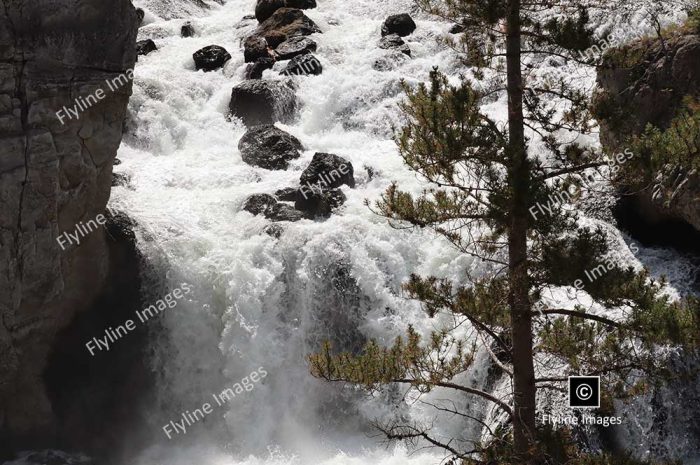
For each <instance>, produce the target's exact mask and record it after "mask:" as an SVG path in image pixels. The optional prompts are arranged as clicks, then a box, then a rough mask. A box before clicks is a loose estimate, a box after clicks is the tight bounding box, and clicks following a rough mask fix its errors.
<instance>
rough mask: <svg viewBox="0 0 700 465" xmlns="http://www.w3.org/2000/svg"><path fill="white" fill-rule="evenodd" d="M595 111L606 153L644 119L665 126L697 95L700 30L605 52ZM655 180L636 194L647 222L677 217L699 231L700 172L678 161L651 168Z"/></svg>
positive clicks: (638, 131)
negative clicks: (659, 168)
mask: <svg viewBox="0 0 700 465" xmlns="http://www.w3.org/2000/svg"><path fill="white" fill-rule="evenodd" d="M598 86H599V92H598V94H597V96H596V102H595V107H596V112H597V113H598V120H599V122H600V139H601V142H602V144H603V146H604V147H605V148H606V149H608V151H609V152H610V153H615V152H617V151H621V150H624V149H625V148H626V147H625V143H626V140H627V139H628V138H629V137H630V136H634V135H640V134H641V133H642V132H643V131H644V129H645V127H646V126H647V124H651V125H653V126H654V127H657V128H659V129H661V130H665V129H667V128H668V127H669V125H670V124H671V122H672V120H673V119H674V117H675V116H676V115H677V114H678V113H679V112H680V111H681V110H682V108H683V100H684V98H685V97H687V96H692V97H696V98H697V97H699V96H700V35H698V34H697V33H695V32H692V31H682V30H681V31H680V32H674V33H669V34H668V36H667V37H665V38H664V39H663V40H660V39H658V38H655V39H643V40H640V41H636V42H633V43H631V44H629V45H627V46H624V47H622V48H620V49H615V50H613V51H612V52H610V53H608V54H607V55H606V57H605V59H604V60H603V63H602V65H601V66H600V67H599V69H598ZM649 176H650V177H651V178H653V179H654V182H653V183H651V185H650V186H649V187H648V188H647V189H646V190H644V191H643V192H642V193H641V194H639V195H637V196H636V198H635V203H636V205H637V208H638V210H639V211H640V213H641V214H642V216H644V217H645V218H646V219H647V220H649V221H651V222H656V221H666V220H676V221H683V222H686V223H688V224H690V225H692V226H693V227H694V228H695V229H696V230H697V231H700V208H698V202H700V174H699V173H697V171H696V170H693V169H690V168H684V167H682V166H671V165H669V166H667V167H666V168H664V169H663V170H661V171H659V172H655V173H649Z"/></svg>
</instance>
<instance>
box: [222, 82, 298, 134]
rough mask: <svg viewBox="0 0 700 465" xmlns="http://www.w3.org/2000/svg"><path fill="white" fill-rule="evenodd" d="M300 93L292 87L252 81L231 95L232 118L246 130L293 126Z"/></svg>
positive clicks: (284, 84) (237, 86)
mask: <svg viewBox="0 0 700 465" xmlns="http://www.w3.org/2000/svg"><path fill="white" fill-rule="evenodd" d="M296 107H297V103H296V93H295V89H294V86H293V84H292V83H289V82H279V81H262V80H257V79H256V80H249V81H243V82H242V83H240V84H238V85H236V86H235V87H234V88H233V89H232V91H231V101H230V103H229V109H230V110H231V114H232V115H233V116H236V117H238V118H241V120H243V124H245V125H246V126H249V127H250V126H256V125H259V124H273V123H276V122H277V121H280V122H282V123H288V122H291V120H292V119H293V118H294V116H295V114H296Z"/></svg>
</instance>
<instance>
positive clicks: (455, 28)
mask: <svg viewBox="0 0 700 465" xmlns="http://www.w3.org/2000/svg"><path fill="white" fill-rule="evenodd" d="M466 30H467V26H465V25H464V24H459V23H457V24H454V25H452V27H451V28H450V31H449V32H450V34H461V33H463V32H464V31H466Z"/></svg>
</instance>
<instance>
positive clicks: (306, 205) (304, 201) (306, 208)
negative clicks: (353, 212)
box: [294, 186, 346, 218]
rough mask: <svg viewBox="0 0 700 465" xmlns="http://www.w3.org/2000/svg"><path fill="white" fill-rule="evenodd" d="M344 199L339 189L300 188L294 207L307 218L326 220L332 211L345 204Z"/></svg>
mask: <svg viewBox="0 0 700 465" xmlns="http://www.w3.org/2000/svg"><path fill="white" fill-rule="evenodd" d="M345 200H346V197H345V194H343V191H341V190H340V189H321V188H319V187H317V186H313V187H312V188H308V186H302V187H301V189H299V191H298V194H297V200H296V202H295V203H294V207H295V208H296V209H297V210H299V211H302V212H304V213H305V214H306V215H307V216H308V217H309V218H315V217H324V218H327V217H329V216H330V215H331V213H332V212H333V209H335V208H337V207H339V206H341V205H342V204H343V203H345Z"/></svg>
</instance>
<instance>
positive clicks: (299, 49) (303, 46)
mask: <svg viewBox="0 0 700 465" xmlns="http://www.w3.org/2000/svg"><path fill="white" fill-rule="evenodd" d="M316 48H317V45H316V42H315V41H314V40H312V39H310V38H308V37H303V36H298V37H292V38H290V39H287V40H285V41H284V42H282V43H281V44H279V45H278V46H277V48H276V49H275V54H276V55H277V58H278V59H279V60H289V59H292V58H294V57H295V56H297V55H303V54H305V53H311V52H315V51H316Z"/></svg>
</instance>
